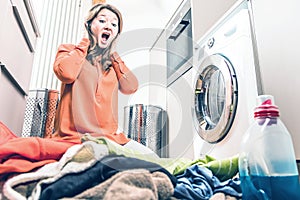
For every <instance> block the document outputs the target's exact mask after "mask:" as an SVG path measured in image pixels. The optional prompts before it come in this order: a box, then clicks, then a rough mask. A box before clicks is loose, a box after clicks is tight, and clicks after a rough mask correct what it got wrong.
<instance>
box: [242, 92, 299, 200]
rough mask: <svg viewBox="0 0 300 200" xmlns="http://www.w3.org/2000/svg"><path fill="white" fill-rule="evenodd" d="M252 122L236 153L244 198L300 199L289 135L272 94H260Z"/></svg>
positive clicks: (249, 199) (294, 159)
mask: <svg viewBox="0 0 300 200" xmlns="http://www.w3.org/2000/svg"><path fill="white" fill-rule="evenodd" d="M257 103H258V106H257V107H256V108H255V110H254V123H253V125H251V126H250V127H249V128H248V130H247V131H246V133H245V135H244V137H243V140H242V143H241V151H240V154H239V176H240V180H241V188H242V195H243V197H242V198H243V199H246V200H255V199H259V200H260V199H262V200H266V199H270V200H284V199H287V200H290V199H300V186H299V172H298V169H297V163H296V156H295V152H294V147H293V142H292V138H291V135H290V133H289V131H288V130H287V128H286V127H285V125H284V124H283V123H282V121H281V120H280V119H279V109H278V107H277V106H276V105H275V104H274V97H273V96H271V95H260V96H258V98H257Z"/></svg>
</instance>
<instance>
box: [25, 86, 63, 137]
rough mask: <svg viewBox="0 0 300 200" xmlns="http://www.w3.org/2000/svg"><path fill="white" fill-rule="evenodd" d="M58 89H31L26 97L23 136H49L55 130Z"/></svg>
mask: <svg viewBox="0 0 300 200" xmlns="http://www.w3.org/2000/svg"><path fill="white" fill-rule="evenodd" d="M58 100H59V99H58V91H56V90H48V89H37V90H30V91H29V93H28V96H27V99H26V109H25V115H24V122H23V129H22V134H21V135H22V137H45V136H46V137H49V135H50V134H51V133H53V130H54V117H55V112H56V108H57V104H58Z"/></svg>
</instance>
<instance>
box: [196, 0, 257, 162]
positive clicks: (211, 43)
mask: <svg viewBox="0 0 300 200" xmlns="http://www.w3.org/2000/svg"><path fill="white" fill-rule="evenodd" d="M251 13H252V12H251V2H250V1H238V2H237V3H236V4H235V5H234V6H233V7H232V8H231V9H230V10H229V11H228V12H227V13H226V14H225V16H224V17H223V18H221V19H220V20H219V21H218V22H217V23H216V25H215V26H214V27H212V28H211V29H210V31H209V32H208V33H207V34H206V35H205V36H204V37H202V38H201V39H200V40H199V41H198V42H197V43H198V49H197V50H196V53H195V55H194V62H195V64H194V68H195V69H196V70H197V74H196V77H195V78H194V80H193V81H194V83H193V86H194V88H193V89H194V90H193V91H194V105H193V106H194V107H193V110H194V112H193V114H194V116H193V120H194V126H195V127H194V130H195V131H196V133H198V134H199V136H200V137H196V138H195V141H194V157H195V158H197V157H202V156H203V155H211V156H213V157H215V158H225V157H229V156H233V155H235V154H237V153H238V152H239V149H240V142H241V139H242V136H243V134H244V133H245V132H246V130H247V128H248V127H249V126H250V124H251V123H252V121H253V109H254V107H255V106H256V97H257V96H258V94H260V93H262V89H261V88H262V86H261V83H260V72H259V67H258V66H259V65H258V59H257V57H256V54H257V53H256V43H255V37H254V35H253V32H254V31H253V29H252V14H251ZM195 26H196V25H195Z"/></svg>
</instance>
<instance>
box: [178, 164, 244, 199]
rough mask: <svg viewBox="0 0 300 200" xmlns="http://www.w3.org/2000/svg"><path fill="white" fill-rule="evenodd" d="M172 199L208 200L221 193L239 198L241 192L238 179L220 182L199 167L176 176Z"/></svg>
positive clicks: (207, 170) (203, 168) (209, 172)
mask: <svg viewBox="0 0 300 200" xmlns="http://www.w3.org/2000/svg"><path fill="white" fill-rule="evenodd" d="M176 178H177V184H176V187H175V189H174V195H173V196H174V197H176V198H178V199H190V200H194V199H199V200H202V199H209V198H210V197H211V196H213V195H214V194H215V193H218V192H222V193H225V194H228V195H231V196H234V197H238V198H241V197H242V190H241V188H240V180H239V179H228V180H226V181H223V182H221V181H220V180H219V179H218V178H217V177H216V176H214V175H213V173H212V172H211V171H210V170H209V169H207V168H205V167H203V166H199V165H193V166H191V167H189V168H187V169H186V170H185V171H184V173H183V174H180V175H177V176H176Z"/></svg>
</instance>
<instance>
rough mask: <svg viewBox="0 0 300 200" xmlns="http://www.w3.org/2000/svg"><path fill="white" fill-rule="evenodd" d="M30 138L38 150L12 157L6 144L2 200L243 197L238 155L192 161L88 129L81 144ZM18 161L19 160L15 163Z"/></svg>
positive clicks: (0, 167)
mask: <svg viewBox="0 0 300 200" xmlns="http://www.w3.org/2000/svg"><path fill="white" fill-rule="evenodd" d="M0 131H1V130H0ZM31 140H33V141H35V142H33V144H34V145H33V147H34V148H35V149H32V150H31V151H29V150H28V149H27V148H28V147H27V148H25V149H26V152H21V151H20V152H18V153H19V154H15V155H14V156H9V157H8V156H7V155H8V154H5V153H1V152H2V149H1V152H0V160H1V163H0V171H1V177H2V180H5V181H4V182H3V189H2V199H18V200H22V199H24V200H25V199H47V200H48V199H127V200H128V199H216V198H217V199H221V198H220V197H222V198H224V199H225V197H226V198H227V199H228V197H230V198H232V199H240V198H241V197H242V193H241V189H240V181H239V179H238V177H236V174H237V172H238V163H237V162H238V157H237V156H234V157H232V158H228V159H223V160H216V159H214V158H212V157H210V156H206V157H205V158H203V159H197V160H193V161H192V160H189V159H185V158H157V157H154V156H151V155H148V154H143V153H141V152H137V151H134V150H132V149H128V148H125V147H123V146H121V145H119V144H117V143H115V142H113V141H111V140H109V139H107V138H104V137H99V138H95V137H92V136H90V135H89V134H86V135H84V136H83V137H82V142H81V143H80V144H65V143H64V144H60V143H59V142H56V149H55V150H54V151H53V152H51V151H48V150H49V149H51V148H49V147H50V146H51V145H54V144H51V145H50V146H45V144H44V143H43V142H41V143H39V145H38V141H39V139H38V138H34V139H31ZM48 145H49V144H48ZM60 145H61V146H60ZM68 145H69V146H68ZM3 146H5V145H3ZM51 147H54V146H51ZM63 149H66V150H65V151H64V153H62V154H61V156H59V154H58V152H63ZM39 150H40V152H42V153H39ZM3 152H5V151H3ZM7 152H8V149H6V153H7ZM38 154H39V155H38ZM5 155H6V157H5ZM54 155H55V156H54ZM51 157H52V158H51ZM33 158H35V159H33ZM50 158H51V159H50ZM16 160H18V162H14V161H16ZM22 162H23V163H26V162H27V165H26V169H24V168H22V165H20V166H19V165H18V167H17V165H16V166H15V168H14V167H13V164H14V163H18V164H20V163H22ZM30 163H32V165H31V164H30ZM36 163H38V165H37V164H36ZM8 164H11V165H8ZM8 166H9V167H8ZM30 166H31V167H30ZM33 166H35V168H32V167H33ZM31 168H32V169H31ZM5 170H6V171H5ZM5 175H6V176H5ZM4 177H6V179H4ZM220 195H221V196H220Z"/></svg>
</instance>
